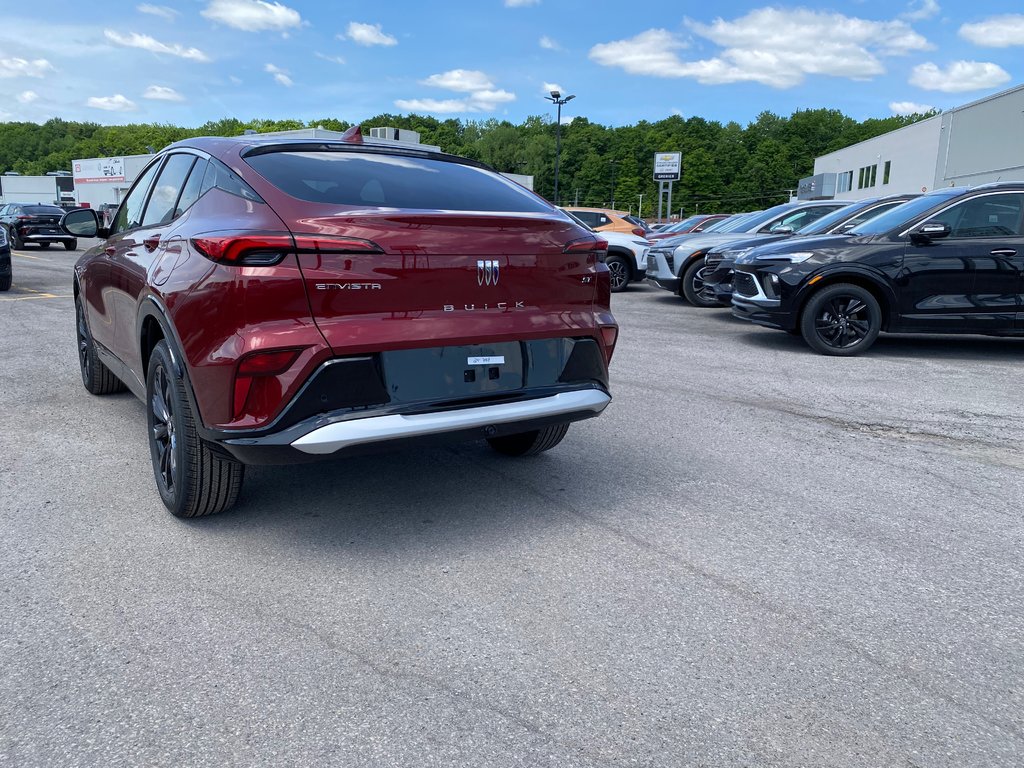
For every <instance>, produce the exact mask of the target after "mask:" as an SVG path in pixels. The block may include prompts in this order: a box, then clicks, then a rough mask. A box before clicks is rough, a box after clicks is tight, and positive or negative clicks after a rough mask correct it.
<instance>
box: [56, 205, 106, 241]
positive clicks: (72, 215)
mask: <svg viewBox="0 0 1024 768" xmlns="http://www.w3.org/2000/svg"><path fill="white" fill-rule="evenodd" d="M60 228H61V229H63V230H64V231H65V232H66V233H67V234H69V235H73V236H74V237H99V236H100V230H101V229H102V228H101V227H100V217H99V215H98V214H97V213H96V211H94V210H93V209H92V208H78V209H76V210H74V211H68V212H67V213H65V214H64V215H63V216H61V219H60Z"/></svg>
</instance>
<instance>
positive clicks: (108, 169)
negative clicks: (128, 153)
mask: <svg viewBox="0 0 1024 768" xmlns="http://www.w3.org/2000/svg"><path fill="white" fill-rule="evenodd" d="M71 167H72V168H74V174H73V175H74V177H75V184H99V183H102V182H122V183H123V182H124V158H123V157H97V158H93V159H92V160H75V161H73V162H72V164H71Z"/></svg>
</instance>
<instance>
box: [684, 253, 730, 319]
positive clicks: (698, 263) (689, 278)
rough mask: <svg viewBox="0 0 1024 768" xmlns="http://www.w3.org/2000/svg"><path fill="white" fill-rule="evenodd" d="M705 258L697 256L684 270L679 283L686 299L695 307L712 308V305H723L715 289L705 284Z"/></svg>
mask: <svg viewBox="0 0 1024 768" xmlns="http://www.w3.org/2000/svg"><path fill="white" fill-rule="evenodd" d="M704 269H705V267H704V259H701V258H697V259H694V260H693V261H691V262H690V264H689V265H688V266H687V267H686V269H685V270H683V279H682V281H681V282H680V285H679V292H680V294H681V295H682V297H683V298H684V299H686V300H687V301H688V302H690V303H691V304H693V306H695V307H701V308H703V309H710V308H711V307H720V306H722V305H721V304H720V303H719V302H718V299H716V298H715V294H714V291H711V290H710V289H708V288H707V287H706V286H705V283H704V277H703V275H702V273H703V272H704Z"/></svg>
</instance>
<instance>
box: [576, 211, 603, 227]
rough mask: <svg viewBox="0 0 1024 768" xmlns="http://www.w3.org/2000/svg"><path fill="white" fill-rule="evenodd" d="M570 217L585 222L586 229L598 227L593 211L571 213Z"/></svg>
mask: <svg viewBox="0 0 1024 768" xmlns="http://www.w3.org/2000/svg"><path fill="white" fill-rule="evenodd" d="M572 215H573V216H575V217H576V218H578V219H580V220H581V221H583V222H585V223H586V225H587V226H588V227H596V226H598V223H597V214H596V213H594V212H593V211H573V212H572Z"/></svg>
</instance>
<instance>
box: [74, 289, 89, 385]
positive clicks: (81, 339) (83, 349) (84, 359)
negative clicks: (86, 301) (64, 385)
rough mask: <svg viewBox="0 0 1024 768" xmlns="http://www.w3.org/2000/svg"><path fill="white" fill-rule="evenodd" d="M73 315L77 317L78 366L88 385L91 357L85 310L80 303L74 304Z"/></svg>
mask: <svg viewBox="0 0 1024 768" xmlns="http://www.w3.org/2000/svg"><path fill="white" fill-rule="evenodd" d="M75 304H76V307H75V314H76V315H77V322H76V323H75V325H76V326H77V333H76V335H77V337H78V364H79V365H80V366H81V368H82V379H83V380H84V381H85V382H86V384H87V385H88V381H89V378H90V377H91V375H92V370H91V366H92V356H91V355H90V354H89V328H88V327H87V326H86V324H85V309H83V308H82V302H80V301H76V302H75Z"/></svg>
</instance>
